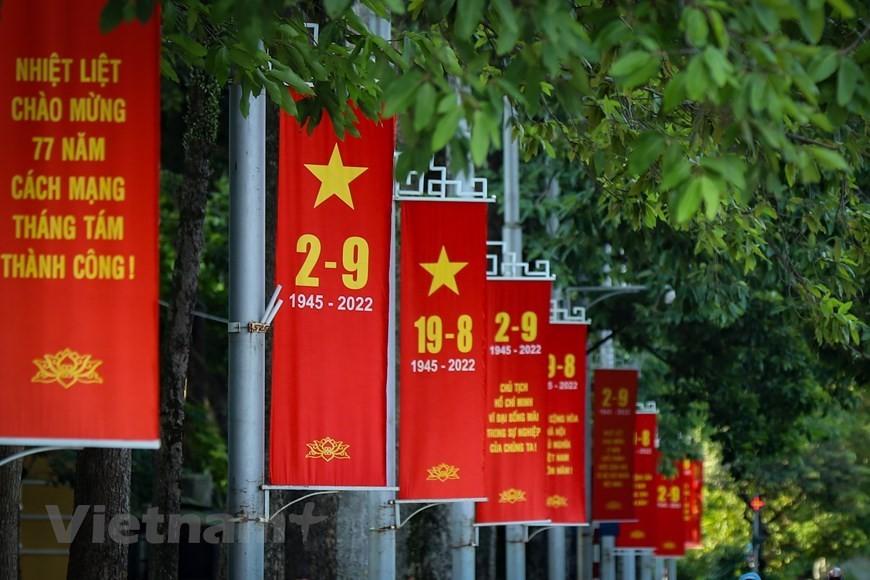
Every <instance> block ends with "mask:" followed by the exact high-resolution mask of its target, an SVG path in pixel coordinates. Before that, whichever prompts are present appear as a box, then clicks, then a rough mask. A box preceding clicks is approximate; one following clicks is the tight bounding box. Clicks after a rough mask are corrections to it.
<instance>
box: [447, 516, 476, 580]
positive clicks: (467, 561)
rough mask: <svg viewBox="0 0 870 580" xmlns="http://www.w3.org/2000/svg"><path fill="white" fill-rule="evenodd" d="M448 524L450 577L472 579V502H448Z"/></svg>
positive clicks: (460, 579)
mask: <svg viewBox="0 0 870 580" xmlns="http://www.w3.org/2000/svg"><path fill="white" fill-rule="evenodd" d="M447 518H448V524H449V528H450V529H449V536H448V537H449V539H450V556H451V578H453V579H454V580H474V575H475V570H474V502H471V501H458V502H453V503H451V504H450V507H449V512H448V515H447Z"/></svg>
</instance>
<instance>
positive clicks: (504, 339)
mask: <svg viewBox="0 0 870 580" xmlns="http://www.w3.org/2000/svg"><path fill="white" fill-rule="evenodd" d="M551 286H552V283H551V282H550V281H549V280H535V279H510V278H504V279H498V278H496V279H490V280H488V281H487V312H488V318H489V319H488V332H487V334H488V336H489V340H490V342H489V352H488V357H487V363H486V365H487V368H486V376H487V383H486V404H487V409H486V448H485V452H484V481H485V485H486V492H487V493H486V497H487V498H488V501H487V502H485V503H479V504H477V517H476V520H477V523H480V524H499V523H502V524H504V523H512V522H530V521H544V520H546V519H547V518H548V517H549V509H548V508H547V503H546V502H547V455H546V437H545V433H544V430H545V429H546V413H547V409H546V398H547V358H546V356H545V353H544V350H543V346H542V344H543V338H542V336H543V334H542V333H544V332H546V330H547V327H548V326H549V309H550V291H551Z"/></svg>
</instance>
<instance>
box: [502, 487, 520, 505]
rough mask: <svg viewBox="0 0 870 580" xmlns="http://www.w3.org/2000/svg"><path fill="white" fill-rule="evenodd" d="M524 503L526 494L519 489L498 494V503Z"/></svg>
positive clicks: (511, 489)
mask: <svg viewBox="0 0 870 580" xmlns="http://www.w3.org/2000/svg"><path fill="white" fill-rule="evenodd" d="M521 501H526V492H524V491H523V490H521V489H515V488H513V487H512V488H510V489H506V490H504V491H503V492H501V493H499V494H498V503H518V502H521Z"/></svg>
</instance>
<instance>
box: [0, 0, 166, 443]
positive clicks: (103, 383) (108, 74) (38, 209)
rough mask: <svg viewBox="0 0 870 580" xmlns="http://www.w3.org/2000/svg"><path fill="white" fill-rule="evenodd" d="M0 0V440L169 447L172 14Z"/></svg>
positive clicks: (99, 3)
mask: <svg viewBox="0 0 870 580" xmlns="http://www.w3.org/2000/svg"><path fill="white" fill-rule="evenodd" d="M104 5H105V2H103V1H97V0H91V1H83V2H56V1H50V0H30V1H28V2H24V1H22V0H6V1H5V2H3V3H2V6H0V38H2V39H3V40H2V42H0V151H2V152H3V156H2V159H0V183H2V184H3V187H4V189H3V194H2V195H0V220H2V222H3V226H2V227H0V314H2V319H3V323H4V326H5V328H6V331H5V332H3V333H2V335H0V366H2V369H3V373H2V386H0V442H3V443H12V444H15V443H18V444H22V443H23V444H32V445H39V444H48V445H60V446H63V445H71V446H88V447H103V446H123V447H157V446H158V444H159V427H158V425H159V417H158V416H159V403H158V389H159V387H158V362H157V356H158V355H157V352H158V349H157V335H158V304H157V299H158V283H159V280H158V246H157V240H158V192H159V162H160V76H159V75H160V72H159V71H160V69H159V66H160V16H159V12H156V11H155V14H154V15H153V16H152V17H151V19H150V20H149V21H148V22H147V23H145V24H143V23H141V22H138V21H137V22H130V23H124V24H121V25H119V26H118V27H117V28H116V29H114V30H113V31H112V32H110V33H108V34H103V33H102V32H101V31H100V13H101V11H102V9H103V6H104Z"/></svg>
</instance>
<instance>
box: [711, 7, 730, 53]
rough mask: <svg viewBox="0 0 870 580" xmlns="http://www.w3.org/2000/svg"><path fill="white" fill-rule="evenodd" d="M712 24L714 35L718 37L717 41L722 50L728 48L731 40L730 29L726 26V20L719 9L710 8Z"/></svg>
mask: <svg viewBox="0 0 870 580" xmlns="http://www.w3.org/2000/svg"><path fill="white" fill-rule="evenodd" d="M709 16H710V26H712V27H713V35H714V36H715V37H716V42H717V43H718V44H719V48H721V49H722V50H728V45H729V43H730V42H731V37H730V36H729V35H728V29H727V28H725V21H724V20H723V19H722V15H721V14H720V13H719V11H718V10H712V9H711V10H710V11H709Z"/></svg>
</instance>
